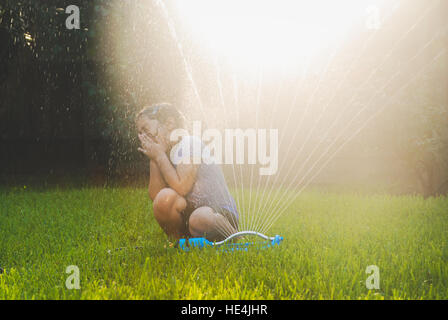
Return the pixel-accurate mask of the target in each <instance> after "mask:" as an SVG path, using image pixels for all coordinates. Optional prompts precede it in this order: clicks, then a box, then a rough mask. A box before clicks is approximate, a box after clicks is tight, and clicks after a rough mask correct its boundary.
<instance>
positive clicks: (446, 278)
mask: <svg viewBox="0 0 448 320" xmlns="http://www.w3.org/2000/svg"><path fill="white" fill-rule="evenodd" d="M0 210H1V211H0V267H2V268H3V269H5V272H4V273H3V274H2V275H0V299H448V247H447V244H448V232H447V231H448V200H447V199H446V198H438V199H427V200H424V199H423V198H421V197H412V196H402V197H392V196H387V195H377V196H361V195H350V194H344V195H337V194H324V193H318V192H308V193H304V194H303V195H301V196H300V198H299V199H298V200H297V201H296V202H295V203H293V204H292V205H291V206H290V207H289V210H288V211H287V212H286V213H285V214H284V215H283V216H282V217H281V219H280V220H278V221H277V223H276V224H275V225H274V227H273V229H272V230H270V232H269V234H276V233H278V234H281V235H283V236H284V237H285V241H284V242H283V243H282V245H281V246H280V247H278V248H275V249H270V250H260V251H256V250H252V251H249V252H237V253H232V254H230V253H225V252H219V251H216V250H213V249H208V250H201V251H194V252H189V253H184V252H181V251H179V250H177V249H174V248H170V247H169V245H167V244H168V242H167V239H166V237H165V235H164V234H163V233H162V231H161V229H160V228H159V227H158V225H157V224H156V222H155V220H154V218H153V216H152V213H151V204H150V202H149V200H148V198H147V193H146V190H144V189H124V188H123V189H120V188H117V189H99V188H98V189H94V188H92V189H79V190H76V189H75V190H53V191H33V190H29V188H28V189H22V190H20V189H15V190H13V189H7V190H2V192H1V193H0ZM133 246H143V247H144V248H143V249H140V250H132V249H131V250H123V251H117V252H114V253H113V254H108V253H107V250H108V249H111V248H117V247H133ZM69 265H77V266H78V267H79V268H80V275H81V289H80V290H68V289H66V287H65V280H66V278H67V276H68V274H66V273H65V270H66V267H67V266H69ZM369 265H377V266H378V267H379V268H380V289H379V290H367V288H366V286H365V281H366V278H367V277H368V275H367V274H366V273H365V269H366V267H367V266H369Z"/></svg>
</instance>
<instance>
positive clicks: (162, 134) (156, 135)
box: [137, 116, 170, 146]
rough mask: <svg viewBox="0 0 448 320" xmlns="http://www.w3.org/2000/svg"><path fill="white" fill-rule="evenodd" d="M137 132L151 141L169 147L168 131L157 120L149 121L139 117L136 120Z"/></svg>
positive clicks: (146, 118)
mask: <svg viewBox="0 0 448 320" xmlns="http://www.w3.org/2000/svg"><path fill="white" fill-rule="evenodd" d="M137 131H138V133H145V134H146V135H148V136H149V137H150V138H152V139H153V140H156V141H159V142H161V143H163V144H166V145H167V146H168V145H170V143H169V141H170V140H169V138H170V137H169V136H170V131H169V130H168V129H167V128H166V126H164V125H162V124H161V123H160V122H159V121H158V120H155V119H149V118H148V117H145V116H142V117H140V118H139V119H138V120H137Z"/></svg>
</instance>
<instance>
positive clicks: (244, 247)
mask: <svg viewBox="0 0 448 320" xmlns="http://www.w3.org/2000/svg"><path fill="white" fill-rule="evenodd" d="M248 235H252V236H258V237H260V238H262V239H263V240H264V241H262V242H254V241H253V242H242V243H236V242H230V241H231V240H232V239H234V238H237V237H241V236H248ZM282 241H283V237H281V236H279V235H276V236H275V237H268V236H266V235H264V234H262V233H259V232H256V231H240V232H237V233H234V234H232V235H231V236H229V237H228V238H226V239H224V240H222V241H219V242H211V241H209V240H207V239H206V238H189V239H180V240H179V248H181V249H182V250H184V251H190V249H191V248H200V249H202V248H204V247H215V248H219V249H222V250H223V251H248V249H249V247H250V246H257V247H258V248H261V249H265V248H270V247H274V246H275V245H280V243H281V242H282Z"/></svg>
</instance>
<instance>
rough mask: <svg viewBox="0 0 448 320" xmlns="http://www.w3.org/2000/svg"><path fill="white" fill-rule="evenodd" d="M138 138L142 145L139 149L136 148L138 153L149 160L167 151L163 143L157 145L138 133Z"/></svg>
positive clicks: (143, 134) (144, 134)
mask: <svg viewBox="0 0 448 320" xmlns="http://www.w3.org/2000/svg"><path fill="white" fill-rule="evenodd" d="M138 138H139V139H140V142H141V143H142V146H141V148H138V151H140V152H142V153H143V154H145V155H146V156H147V157H149V158H150V159H155V158H157V157H158V156H159V155H161V154H162V153H165V152H166V151H167V150H166V149H167V148H166V146H165V145H164V144H163V143H157V142H156V141H154V140H153V139H152V138H150V137H149V136H148V135H147V134H146V133H139V135H138Z"/></svg>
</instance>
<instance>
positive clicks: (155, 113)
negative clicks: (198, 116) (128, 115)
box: [135, 103, 185, 128]
mask: <svg viewBox="0 0 448 320" xmlns="http://www.w3.org/2000/svg"><path fill="white" fill-rule="evenodd" d="M142 116H145V117H148V118H149V119H155V120H158V121H160V122H162V123H165V122H166V121H167V120H168V118H172V119H173V120H174V123H175V124H176V126H177V127H178V128H183V127H184V125H185V123H184V122H185V117H184V116H183V114H182V113H181V112H180V111H179V110H178V109H177V108H175V107H174V106H173V105H171V104H170V103H158V104H154V105H151V106H146V107H144V108H143V109H142V110H140V112H139V113H137V116H136V117H135V121H137V120H138V119H140V117H142Z"/></svg>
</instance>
